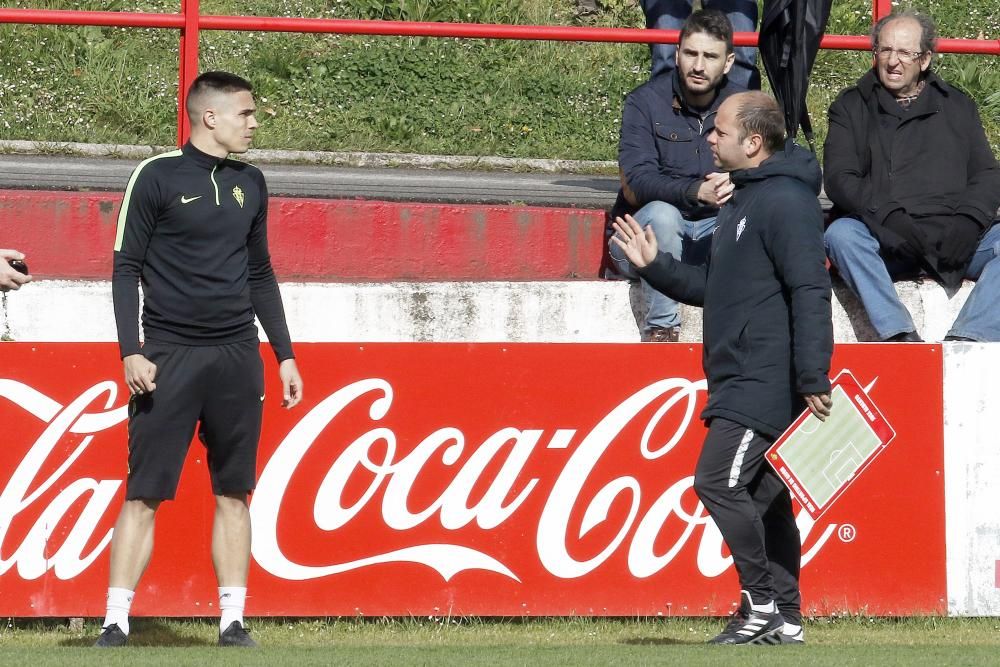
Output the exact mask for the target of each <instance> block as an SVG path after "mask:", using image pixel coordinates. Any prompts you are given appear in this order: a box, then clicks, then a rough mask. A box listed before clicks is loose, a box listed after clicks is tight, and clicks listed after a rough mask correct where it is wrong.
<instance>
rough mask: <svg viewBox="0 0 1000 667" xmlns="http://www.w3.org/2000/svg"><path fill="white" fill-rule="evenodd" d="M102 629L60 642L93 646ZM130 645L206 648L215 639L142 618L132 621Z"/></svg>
mask: <svg viewBox="0 0 1000 667" xmlns="http://www.w3.org/2000/svg"><path fill="white" fill-rule="evenodd" d="M99 634H100V630H99V629H98V631H97V632H96V633H94V634H93V635H91V636H84V637H72V638H67V639H64V640H62V641H60V642H59V645H60V646H64V647H72V648H79V647H86V646H93V645H94V642H96V641H97V637H98V635H99ZM128 645H129V646H137V647H181V648H183V647H188V648H204V647H206V646H215V645H216V642H215V640H209V639H205V638H203V637H192V636H191V635H187V634H181V633H178V632H177V630H176V629H175V628H174V627H171V624H170V623H168V622H166V621H161V620H158V619H140V620H138V621H133V622H132V628H131V631H130V632H129V641H128Z"/></svg>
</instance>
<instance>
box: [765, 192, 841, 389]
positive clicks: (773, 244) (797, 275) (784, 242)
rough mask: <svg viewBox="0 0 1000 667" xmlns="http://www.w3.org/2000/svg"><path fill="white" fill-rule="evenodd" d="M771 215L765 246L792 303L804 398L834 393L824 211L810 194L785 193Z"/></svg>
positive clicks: (797, 375)
mask: <svg viewBox="0 0 1000 667" xmlns="http://www.w3.org/2000/svg"><path fill="white" fill-rule="evenodd" d="M773 205H774V209H772V214H771V215H770V216H768V219H769V220H770V221H771V224H770V225H769V226H768V227H767V229H766V231H765V236H764V242H765V247H766V248H767V252H768V254H769V255H770V257H771V261H772V262H773V263H774V267H775V270H776V272H777V275H778V279H779V280H780V281H781V284H782V286H783V288H784V290H785V292H786V294H787V295H788V298H789V300H790V302H791V322H792V361H793V363H794V366H795V385H796V390H797V391H798V392H799V393H801V394H817V393H822V392H828V391H830V357H831V355H832V354H833V316H832V311H831V305H830V302H831V287H830V273H829V271H827V268H826V251H825V250H824V246H823V211H822V209H821V208H820V206H819V202H818V201H817V199H816V198H815V197H813V196H810V195H809V194H808V193H807V192H805V191H804V190H803V191H799V192H782V193H780V194H779V195H778V196H777V197H776V198H775V200H774V202H773Z"/></svg>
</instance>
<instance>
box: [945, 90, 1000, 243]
mask: <svg viewBox="0 0 1000 667" xmlns="http://www.w3.org/2000/svg"><path fill="white" fill-rule="evenodd" d="M969 106H970V108H969V111H968V115H969V122H968V124H967V125H966V127H967V128H968V130H969V133H970V135H971V136H970V150H969V167H968V174H969V185H968V187H966V189H965V192H963V193H962V196H961V197H959V204H958V207H957V208H956V209H955V212H956V213H959V214H961V215H964V216H967V217H969V218H972V219H973V220H975V221H976V223H977V224H978V225H979V226H980V228H982V229H984V230H985V229H989V228H990V226H991V225H992V224H993V220H994V219H995V218H996V215H997V208H998V207H1000V167H998V166H997V159H996V157H995V156H994V155H993V150H992V149H991V148H990V142H989V140H988V139H987V138H986V131H985V130H984V129H983V121H982V120H981V119H980V117H979V111H978V110H977V109H976V105H975V103H973V102H972V101H971V100H970V101H969Z"/></svg>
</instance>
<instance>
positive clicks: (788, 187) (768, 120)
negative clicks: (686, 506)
mask: <svg viewBox="0 0 1000 667" xmlns="http://www.w3.org/2000/svg"><path fill="white" fill-rule="evenodd" d="M709 143H710V144H711V146H712V152H713V154H714V156H715V161H716V164H717V165H718V166H720V167H722V168H723V169H725V170H726V171H729V172H730V177H731V179H732V181H733V183H734V184H735V186H736V189H735V191H734V193H733V195H732V197H731V198H730V199H729V200H728V201H727V202H725V204H724V206H723V207H722V209H721V211H720V213H719V224H718V227H717V229H716V231H715V235H714V237H713V240H712V248H711V251H710V256H709V259H708V261H707V263H706V264H704V265H702V266H697V267H696V266H690V265H685V264H681V263H680V262H677V261H676V260H674V259H673V258H672V257H670V256H669V255H668V254H665V253H662V252H659V253H658V251H657V245H656V238H655V237H654V236H653V235H652V234H650V233H648V232H645V233H644V232H643V230H642V228H641V227H639V225H638V224H636V223H635V221H634V220H632V219H631V218H630V217H626V219H624V220H622V219H621V218H619V219H618V220H617V222H616V224H615V228H616V230H617V234H616V239H617V243H618V244H619V245H620V246H621V247H622V249H623V250H625V252H626V253H627V254H628V257H629V260H630V261H631V262H632V263H633V264H634V265H635V266H636V268H637V269H638V270H639V271H640V272H641V273H642V274H643V276H644V277H645V278H646V279H647V280H648V281H649V282H650V284H652V285H654V286H655V287H656V288H657V289H660V290H662V291H664V292H665V293H667V294H669V295H670V296H672V297H673V298H676V299H678V300H679V301H682V302H684V303H688V304H692V305H697V306H703V307H704V360H703V362H704V368H705V374H706V376H707V379H708V394H709V395H708V404H707V405H706V406H705V410H704V411H703V412H702V415H701V416H702V418H703V419H705V420H706V421H707V423H708V427H709V432H708V436H707V437H706V439H705V444H704V446H703V448H702V452H701V456H700V457H699V460H698V465H697V469H696V471H695V491H696V492H697V493H698V496H699V498H701V500H702V502H703V503H704V504H705V507H706V508H707V509H708V512H709V514H710V515H711V516H712V519H713V520H714V521H715V523H716V524H717V525H718V527H719V530H720V531H721V533H722V536H723V537H724V538H725V540H726V544H727V545H728V546H729V549H730V551H731V552H732V554H733V561H734V563H735V565H736V570H737V573H738V575H739V580H740V587H741V588H742V593H741V605H740V613H738V614H737V615H736V616H735V617H734V619H733V621H732V622H731V623H730V624H729V626H728V627H727V628H726V630H725V631H723V632H722V634H720V635H719V636H717V637H716V638H714V639H713V640H712V642H713V643H719V644H745V643H779V642H780V643H793V642H801V641H802V629H801V622H802V621H801V619H802V614H801V610H800V607H801V603H800V595H799V587H798V576H799V563H800V556H801V542H800V538H799V532H798V529H797V528H796V525H795V517H794V516H793V514H792V504H791V498H790V496H789V493H788V490H787V489H786V488H785V486H784V484H783V483H782V482H781V480H780V479H779V478H778V476H777V474H776V473H775V472H774V471H773V470H772V469H771V467H770V466H769V465H767V464H766V462H765V461H764V453H765V451H766V449H767V448H768V447H769V446H770V444H771V443H772V442H773V441H774V439H775V438H776V437H777V436H778V435H780V434H781V432H782V431H784V430H785V429H786V428H787V427H788V425H789V424H791V422H792V421H793V419H794V418H795V416H796V415H797V414H798V413H799V412H800V411H801V410H802V409H803V407H804V406H805V405H808V407H809V408H810V409H811V410H812V411H813V413H814V414H816V415H817V416H818V417H819V418H821V419H824V418H825V417H826V416H827V415H828V414H829V411H830V407H831V401H830V394H829V392H830V381H829V370H830V356H831V354H832V351H833V324H832V319H831V310H830V297H831V290H830V277H829V274H828V272H827V270H826V256H825V253H824V249H823V219H822V213H821V210H820V206H819V203H818V201H817V198H816V196H817V195H818V194H819V188H820V183H821V175H820V169H819V165H818V163H817V162H816V159H815V158H814V157H813V155H812V153H809V152H808V151H806V150H804V149H802V148H800V147H799V146H797V145H795V144H794V142H792V141H791V140H789V141H787V142H785V141H784V120H783V117H782V114H781V112H780V110H779V109H778V106H777V104H776V103H775V101H774V99H773V98H771V97H770V96H768V95H766V94H764V93H760V92H750V93H741V94H738V95H734V96H733V97H730V98H729V99H727V100H726V101H725V102H724V103H723V104H722V106H721V107H720V109H719V113H718V116H717V118H716V123H715V131H714V132H713V134H712V136H711V137H710V138H709Z"/></svg>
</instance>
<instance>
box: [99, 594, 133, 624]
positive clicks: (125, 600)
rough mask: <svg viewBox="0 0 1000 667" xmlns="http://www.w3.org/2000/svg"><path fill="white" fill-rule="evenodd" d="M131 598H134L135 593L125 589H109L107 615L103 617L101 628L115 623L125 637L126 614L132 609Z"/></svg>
mask: <svg viewBox="0 0 1000 667" xmlns="http://www.w3.org/2000/svg"><path fill="white" fill-rule="evenodd" d="M133 597H135V591H130V590H128V589H126V588H109V589H108V613H107V615H106V616H105V617H104V625H102V626H101V627H103V628H106V627H108V626H109V625H114V624H115V623H117V624H118V627H119V628H121V631H122V632H124V633H125V634H126V635H127V634H128V612H129V609H131V608H132V598H133Z"/></svg>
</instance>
